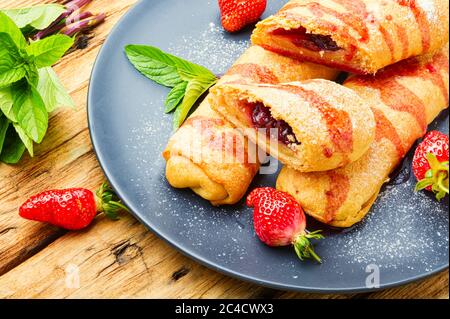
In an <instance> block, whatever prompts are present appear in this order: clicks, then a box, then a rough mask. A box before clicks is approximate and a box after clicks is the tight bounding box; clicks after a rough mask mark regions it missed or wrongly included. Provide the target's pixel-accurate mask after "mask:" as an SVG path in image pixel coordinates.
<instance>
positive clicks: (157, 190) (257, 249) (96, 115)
mask: <svg viewBox="0 0 450 319" xmlns="http://www.w3.org/2000/svg"><path fill="white" fill-rule="evenodd" d="M283 3H285V1H275V0H272V1H269V4H268V8H267V10H266V13H265V16H264V17H266V16H268V15H269V14H272V13H274V12H276V11H277V10H278V9H279V8H280V7H281V6H282V5H283ZM251 29H252V28H249V29H247V30H244V32H241V33H239V34H237V35H230V34H227V33H225V32H224V31H223V30H222V28H221V25H220V17H219V9H218V7H217V1H216V0H211V1H194V0H191V1H176V0H166V1H151V0H148V1H145V0H144V1H141V2H139V3H138V4H137V5H136V6H135V7H134V8H133V9H131V10H130V11H129V12H128V13H127V14H126V16H125V17H124V18H123V19H122V20H121V22H120V23H119V24H118V25H117V26H116V28H115V29H114V31H113V32H112V33H111V35H110V36H109V38H108V40H107V41H106V43H105V45H104V46H103V48H102V50H101V52H100V54H99V56H98V59H97V62H96V64H95V67H94V70H93V73H92V79H91V84H90V90H89V98H88V105H89V107H88V116H89V128H90V132H91V138H92V142H93V145H94V148H95V151H96V153H97V157H98V160H99V162H100V165H101V166H102V168H103V170H104V172H105V174H106V176H107V178H108V180H109V182H110V183H111V185H112V186H113V187H114V189H115V190H116V191H117V192H118V194H119V196H120V197H121V198H122V199H123V200H124V202H125V203H126V204H127V206H128V207H129V208H130V209H131V210H132V211H133V214H134V215H135V216H136V217H137V218H138V219H139V220H140V221H141V222H142V223H143V224H145V225H146V226H147V227H148V228H149V229H150V230H151V231H153V232H154V233H156V234H157V235H159V236H160V237H161V238H164V239H165V240H167V241H168V242H169V243H171V244H172V245H173V246H175V247H176V248H178V249H179V250H180V251H182V252H183V253H185V254H186V255H188V256H190V257H192V258H194V259H195V260H197V261H199V262H201V263H202V264H204V265H207V266H209V267H211V268H213V269H215V270H218V271H221V272H223V273H226V274H228V275H232V276H235V277H238V278H241V279H244V280H249V281H252V282H255V283H258V284H262V285H266V286H270V287H274V288H280V289H289V290H298V291H310V292H326V293H330V292H362V291H372V290H374V289H377V287H379V288H387V287H392V286H395V285H399V284H404V283H407V282H409V281H412V280H416V279H419V278H423V277H425V276H427V275H430V274H433V273H436V272H438V271H441V270H443V269H445V268H446V267H448V199H446V200H445V201H442V202H440V203H438V202H437V201H436V200H434V199H433V197H432V196H431V195H430V194H427V193H426V192H420V193H418V194H415V193H414V177H413V176H411V174H410V157H409V158H408V159H406V160H405V162H404V164H403V166H402V168H400V169H399V170H398V172H397V174H396V175H395V176H393V178H392V181H391V182H390V183H389V184H388V185H387V186H386V187H384V189H383V191H382V192H381V194H380V196H379V198H378V200H377V202H376V203H375V205H374V206H373V208H372V210H371V213H370V214H369V215H368V217H367V218H366V219H365V220H364V221H363V222H361V223H360V224H358V225H357V226H356V227H354V228H352V229H346V230H343V231H338V230H330V229H326V230H325V233H326V239H325V240H322V241H320V242H317V243H316V251H317V253H318V254H319V255H320V256H321V257H322V258H323V264H321V265H319V264H317V263H314V262H312V261H306V262H301V261H299V260H298V259H297V257H296V255H295V253H294V250H293V249H292V247H288V248H280V249H274V248H269V247H267V246H265V245H264V244H262V243H261V242H260V241H259V240H258V238H257V237H256V236H255V233H254V230H253V226H252V211H251V210H250V209H248V208H246V207H245V205H244V203H243V202H241V203H240V204H238V205H234V206H228V207H220V208H215V207H212V206H211V205H210V204H209V202H207V201H205V200H203V199H201V198H200V197H198V196H196V195H194V194H193V193H192V192H191V191H190V190H177V189H173V188H171V187H170V186H169V185H168V183H167V182H166V179H165V175H164V169H165V161H164V160H163V158H162V156H161V152H162V151H163V149H164V147H165V145H166V143H167V141H168V139H169V137H170V136H171V134H172V133H173V132H172V115H171V114H170V115H165V114H164V113H163V108H164V107H163V102H164V99H165V96H166V95H167V93H168V89H167V88H165V87H162V86H160V85H157V84H155V83H153V82H152V81H150V80H149V79H147V78H145V77H144V76H142V75H141V74H139V73H138V72H137V71H136V70H135V69H134V68H133V66H132V65H131V64H130V63H129V62H128V60H127V58H126V56H125V54H124V46H125V45H127V44H148V45H153V46H157V47H159V48H161V49H162V50H165V51H168V52H171V53H172V54H175V55H178V56H181V57H184V58H186V59H188V60H190V61H193V62H196V63H200V64H202V65H204V66H206V67H208V68H209V69H211V70H212V71H213V72H214V73H216V74H222V73H224V72H225V71H226V70H227V69H228V68H229V67H230V66H231V65H232V63H233V62H234V61H235V60H236V58H237V57H238V56H239V55H240V54H241V53H242V52H243V51H244V50H245V49H246V47H247V46H248V43H249V35H250V32H251ZM444 113H445V114H442V115H441V116H440V117H439V118H438V119H437V120H436V121H435V123H433V125H432V127H433V128H439V129H441V130H442V131H446V132H448V125H449V123H448V111H445V112H444ZM275 179H276V174H274V175H265V176H258V177H257V178H256V179H255V181H254V183H253V185H252V186H251V188H254V187H256V186H259V185H266V186H274V185H275ZM308 227H309V228H310V229H317V228H323V227H324V226H323V225H317V224H315V223H314V222H313V221H309V226H308ZM325 228H326V227H325ZM378 279H379V281H378Z"/></svg>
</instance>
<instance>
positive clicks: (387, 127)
mask: <svg viewBox="0 0 450 319" xmlns="http://www.w3.org/2000/svg"><path fill="white" fill-rule="evenodd" d="M372 112H373V115H374V117H375V123H376V129H375V141H377V142H379V141H381V140H382V139H383V138H385V139H388V140H389V141H390V142H391V143H392V144H394V147H395V149H396V150H397V155H398V159H399V160H400V159H401V158H403V156H405V149H404V148H403V143H402V140H401V139H400V136H399V135H398V132H397V130H396V129H395V127H394V125H392V123H391V121H389V119H388V118H387V117H386V116H385V115H384V114H383V112H382V111H380V110H379V109H376V108H372Z"/></svg>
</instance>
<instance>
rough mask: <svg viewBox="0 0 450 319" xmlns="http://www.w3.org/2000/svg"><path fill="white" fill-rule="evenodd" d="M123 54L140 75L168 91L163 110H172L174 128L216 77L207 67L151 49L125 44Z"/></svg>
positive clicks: (213, 82)
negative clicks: (173, 112) (167, 88)
mask: <svg viewBox="0 0 450 319" xmlns="http://www.w3.org/2000/svg"><path fill="white" fill-rule="evenodd" d="M125 53H126V55H127V57H128V59H129V60H130V62H131V63H132V64H133V66H134V67H135V68H136V69H137V70H138V71H139V72H140V73H142V74H143V75H144V76H146V77H147V78H149V79H151V80H153V81H155V82H156V83H158V84H161V85H164V86H167V87H169V88H172V90H171V91H170V92H169V94H168V96H167V99H166V101H165V110H164V111H165V112H166V113H169V112H172V111H175V114H174V118H173V126H174V129H177V128H178V127H180V125H181V124H182V123H183V122H184V120H185V119H186V117H187V116H188V114H189V111H190V110H191V109H192V107H193V106H194V105H195V103H196V102H197V101H198V99H199V98H200V97H201V96H202V95H203V94H204V93H205V92H206V91H207V90H208V89H209V88H210V87H211V86H213V85H214V84H215V83H216V82H217V77H216V76H215V75H214V74H213V73H212V72H211V71H209V70H208V69H207V68H205V67H203V66H201V65H198V64H195V63H192V62H189V61H186V60H184V59H182V58H179V57H176V56H174V55H172V54H169V53H166V52H163V51H162V50H160V49H158V48H156V47H153V46H146V45H127V46H126V47H125Z"/></svg>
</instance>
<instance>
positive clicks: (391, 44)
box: [378, 25, 395, 61]
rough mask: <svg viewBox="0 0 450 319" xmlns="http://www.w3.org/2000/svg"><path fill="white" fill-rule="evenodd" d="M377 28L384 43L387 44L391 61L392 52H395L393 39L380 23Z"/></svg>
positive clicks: (392, 57) (392, 58)
mask: <svg viewBox="0 0 450 319" xmlns="http://www.w3.org/2000/svg"><path fill="white" fill-rule="evenodd" d="M378 29H379V30H380V32H381V34H382V35H383V38H384V42H386V45H387V46H388V48H389V52H390V54H391V61H393V60H394V54H395V44H394V40H393V39H392V37H391V35H390V34H389V32H388V31H387V30H386V29H385V28H384V27H383V26H382V25H380V26H379V28H378Z"/></svg>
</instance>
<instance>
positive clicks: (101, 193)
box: [95, 183, 130, 220]
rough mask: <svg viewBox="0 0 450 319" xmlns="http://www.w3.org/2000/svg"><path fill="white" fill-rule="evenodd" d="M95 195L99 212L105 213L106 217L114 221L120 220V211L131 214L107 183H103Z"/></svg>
mask: <svg viewBox="0 0 450 319" xmlns="http://www.w3.org/2000/svg"><path fill="white" fill-rule="evenodd" d="M95 195H96V199H95V202H96V207H97V211H98V212H100V213H104V214H105V215H106V217H108V218H110V219H112V220H117V219H119V217H118V213H119V212H120V211H125V212H130V211H129V210H128V208H127V207H126V206H125V205H124V204H122V202H121V201H120V199H119V198H118V197H117V195H116V193H114V191H113V190H112V188H111V187H110V186H109V185H108V184H107V183H103V184H102V185H101V186H100V188H99V189H98V190H97V191H96V193H95Z"/></svg>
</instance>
